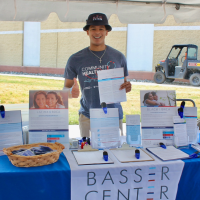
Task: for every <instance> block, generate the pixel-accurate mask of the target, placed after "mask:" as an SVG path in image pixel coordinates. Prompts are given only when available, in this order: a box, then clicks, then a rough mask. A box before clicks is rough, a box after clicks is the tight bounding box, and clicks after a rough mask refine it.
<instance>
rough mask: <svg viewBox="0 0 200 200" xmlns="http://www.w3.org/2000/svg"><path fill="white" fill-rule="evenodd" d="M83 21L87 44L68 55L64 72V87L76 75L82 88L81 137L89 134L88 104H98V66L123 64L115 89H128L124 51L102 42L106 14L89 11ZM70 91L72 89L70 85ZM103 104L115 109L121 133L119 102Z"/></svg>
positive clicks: (115, 66)
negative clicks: (118, 83) (122, 76)
mask: <svg viewBox="0 0 200 200" xmlns="http://www.w3.org/2000/svg"><path fill="white" fill-rule="evenodd" d="M86 23H87V24H86V26H85V27H83V30H84V31H86V32H87V35H88V36H89V38H90V46H89V47H87V48H85V49H83V50H81V51H79V52H77V53H75V54H73V55H72V56H71V57H70V58H69V60H68V62H67V65H66V68H65V74H64V77H65V83H64V87H67V88H71V87H72V86H73V85H74V78H76V77H77V76H78V79H79V83H80V87H81V92H82V96H81V100H80V104H81V108H80V110H79V128H80V133H81V136H82V137H90V108H101V105H100V98H99V90H98V78H97V71H98V70H108V69H113V68H119V67H123V68H124V83H123V84H122V85H121V87H120V88H119V89H120V90H122V89H126V92H130V91H131V84H130V82H127V80H126V76H128V70H127V64H126V59H125V57H124V55H123V54H122V53H121V52H119V51H117V50H116V49H113V48H112V47H109V46H107V45H105V37H106V36H107V35H108V32H109V31H111V30H112V27H111V26H110V25H109V24H108V19H107V17H106V15H105V14H102V13H94V14H91V15H89V17H88V20H86ZM72 92H74V87H73V89H72ZM72 97H73V95H72ZM74 97H75V95H74ZM76 97H78V96H76ZM107 107H108V108H118V109H119V120H120V129H121V134H122V135H123V131H122V119H123V111H122V107H121V105H120V103H114V104H108V105H107Z"/></svg>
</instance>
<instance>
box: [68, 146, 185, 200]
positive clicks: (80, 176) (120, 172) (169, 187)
mask: <svg viewBox="0 0 200 200" xmlns="http://www.w3.org/2000/svg"><path fill="white" fill-rule="evenodd" d="M64 154H65V156H66V158H67V160H68V162H69V164H70V168H71V200H77V199H78V200H94V199H98V200H100V199H102V200H109V199H110V200H158V199H163V200H165V199H168V200H175V198H176V193H177V188H178V183H179V180H180V177H181V173H182V170H183V167H184V162H183V161H181V160H178V161H170V162H162V161H161V160H159V159H157V158H155V157H154V156H153V157H154V159H155V161H149V162H140V163H120V162H119V161H118V160H117V159H116V157H115V156H114V155H113V154H112V153H111V151H109V150H108V155H109V156H110V157H111V159H112V160H113V161H114V164H105V165H85V166H83V165H82V166H78V165H77V163H76V160H75V159H74V156H73V154H72V152H71V151H66V150H64Z"/></svg>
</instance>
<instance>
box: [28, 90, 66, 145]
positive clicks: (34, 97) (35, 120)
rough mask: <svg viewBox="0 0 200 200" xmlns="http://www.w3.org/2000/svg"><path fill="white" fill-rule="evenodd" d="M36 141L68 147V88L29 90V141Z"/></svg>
mask: <svg viewBox="0 0 200 200" xmlns="http://www.w3.org/2000/svg"><path fill="white" fill-rule="evenodd" d="M38 142H53V143H54V142H60V143H61V144H63V145H64V146H65V148H69V131H68V90H53V91H52V90H31V91H29V143H38Z"/></svg>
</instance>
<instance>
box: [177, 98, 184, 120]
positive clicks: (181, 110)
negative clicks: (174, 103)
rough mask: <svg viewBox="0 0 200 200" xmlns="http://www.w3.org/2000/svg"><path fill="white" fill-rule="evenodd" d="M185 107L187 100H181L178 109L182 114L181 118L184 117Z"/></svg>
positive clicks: (180, 114)
mask: <svg viewBox="0 0 200 200" xmlns="http://www.w3.org/2000/svg"><path fill="white" fill-rule="evenodd" d="M184 107H185V101H182V102H181V105H180V108H179V109H178V114H179V116H180V118H183V109H184Z"/></svg>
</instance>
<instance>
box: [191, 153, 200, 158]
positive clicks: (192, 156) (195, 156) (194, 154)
mask: <svg viewBox="0 0 200 200" xmlns="http://www.w3.org/2000/svg"><path fill="white" fill-rule="evenodd" d="M198 153H199V151H195V152H194V153H193V154H191V155H189V157H190V158H198V157H199V155H198Z"/></svg>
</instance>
